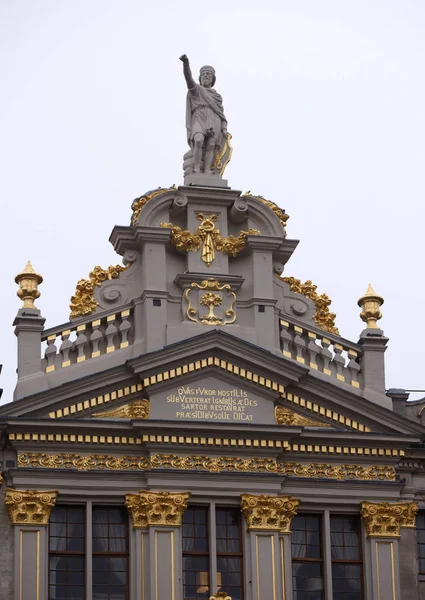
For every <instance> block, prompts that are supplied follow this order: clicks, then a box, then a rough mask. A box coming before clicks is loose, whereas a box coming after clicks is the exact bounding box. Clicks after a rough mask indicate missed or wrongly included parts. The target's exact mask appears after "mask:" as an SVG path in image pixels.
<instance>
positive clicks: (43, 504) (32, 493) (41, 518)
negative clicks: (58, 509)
mask: <svg viewBox="0 0 425 600" xmlns="http://www.w3.org/2000/svg"><path fill="white" fill-rule="evenodd" d="M56 497H57V491H55V490H49V491H37V490H14V489H10V488H8V489H7V490H6V494H5V504H6V507H7V511H8V513H9V518H10V521H11V523H12V525H13V526H14V529H15V531H14V537H15V569H14V571H15V586H14V588H15V600H41V599H42V598H47V588H48V581H47V572H48V565H47V557H48V538H47V525H48V524H49V519H50V515H51V512H52V509H53V507H54V506H55V503H56Z"/></svg>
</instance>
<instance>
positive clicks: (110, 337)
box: [105, 315, 118, 354]
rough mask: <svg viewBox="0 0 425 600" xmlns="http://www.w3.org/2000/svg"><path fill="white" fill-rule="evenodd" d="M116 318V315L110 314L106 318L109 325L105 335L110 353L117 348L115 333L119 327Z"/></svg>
mask: <svg viewBox="0 0 425 600" xmlns="http://www.w3.org/2000/svg"><path fill="white" fill-rule="evenodd" d="M115 319H116V315H109V317H107V318H106V322H107V323H108V326H107V327H106V330H105V336H106V352H107V353H108V354H109V352H114V350H115V344H114V335H115V334H116V333H117V331H118V328H117V327H116V325H115Z"/></svg>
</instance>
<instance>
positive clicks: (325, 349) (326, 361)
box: [319, 338, 332, 375]
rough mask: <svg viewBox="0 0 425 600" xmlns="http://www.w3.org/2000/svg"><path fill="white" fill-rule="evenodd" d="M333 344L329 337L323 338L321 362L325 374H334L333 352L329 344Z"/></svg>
mask: <svg viewBox="0 0 425 600" xmlns="http://www.w3.org/2000/svg"><path fill="white" fill-rule="evenodd" d="M330 345H331V341H330V340H328V339H327V338H322V349H321V351H320V354H319V356H320V362H321V364H322V372H323V373H324V374H325V375H332V371H331V360H332V352H331V351H330V350H329V346H330Z"/></svg>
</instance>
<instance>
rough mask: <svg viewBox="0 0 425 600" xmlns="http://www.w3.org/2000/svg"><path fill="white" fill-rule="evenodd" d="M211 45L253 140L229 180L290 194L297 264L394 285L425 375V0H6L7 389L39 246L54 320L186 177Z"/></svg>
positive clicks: (356, 286) (351, 298) (395, 351)
mask: <svg viewBox="0 0 425 600" xmlns="http://www.w3.org/2000/svg"><path fill="white" fill-rule="evenodd" d="M182 53H186V54H188V56H189V58H190V59H191V63H192V66H193V69H194V71H195V70H196V71H197V69H199V67H200V66H202V65H203V64H206V63H207V64H212V65H214V66H215V68H216V71H217V83H216V89H217V90H218V91H219V92H220V93H221V94H222V96H223V100H224V107H225V113H226V116H227V118H228V122H229V131H230V132H231V133H232V135H233V147H234V154H233V159H232V162H231V163H230V165H229V166H228V168H227V171H226V176H227V178H228V179H229V183H230V185H231V186H232V187H233V188H235V189H240V190H242V191H247V190H251V192H252V193H254V194H261V195H262V196H264V197H266V198H268V199H270V200H273V201H274V202H276V203H277V204H279V205H280V206H281V207H283V208H285V209H286V210H287V212H288V213H289V215H290V217H291V218H290V220H289V221H288V226H287V230H288V236H289V237H291V238H298V239H300V240H301V242H300V245H299V247H298V249H297V251H296V252H295V255H294V257H293V258H292V260H291V261H290V263H289V264H288V266H287V269H286V272H285V274H286V275H293V276H295V277H298V278H300V279H302V280H303V281H304V280H305V279H312V280H313V282H314V283H316V284H317V285H318V291H319V292H320V293H323V292H324V293H327V294H328V295H329V296H330V297H331V298H332V300H333V303H332V307H331V308H332V310H334V311H335V312H336V313H337V325H338V327H339V329H340V331H341V334H342V335H343V336H344V337H348V338H349V339H352V340H354V341H357V339H358V335H359V333H360V331H361V330H362V328H363V323H362V322H361V321H360V319H359V316H358V314H359V310H360V309H359V308H358V307H357V299H358V298H359V297H360V296H361V295H362V294H363V293H364V292H365V291H366V288H367V285H368V283H369V282H371V283H372V284H373V286H374V288H375V290H376V292H377V293H379V294H381V295H382V296H384V298H385V304H384V306H383V313H384V318H383V319H382V321H381V326H382V328H383V329H384V330H385V333H386V335H388V336H389V337H390V343H389V348H388V351H387V354H386V357H387V387H405V388H425V378H424V377H423V372H422V369H423V356H422V347H421V333H423V329H424V319H423V311H422V305H423V303H424V298H423V297H424V287H425V284H424V279H423V263H424V244H423V234H422V232H423V228H424V219H425V209H424V199H425V169H424V165H425V144H424V140H425V110H424V107H425V77H424V75H425V68H424V57H425V3H424V2H423V1H421V0H416V1H415V0H399V1H397V2H395V1H391V0H382V1H380V0H365V1H364V0H356V1H354V0H352V1H348V0H335V1H330V0H328V1H327V0H320V1H319V0H310V1H309V0H304V1H302V0H300V1H296V2H294V1H292V2H290V1H288V0H263V1H262V2H258V0H255V1H253V0H228V1H227V3H218V4H217V3H215V4H211V3H209V2H204V3H202V2H190V1H188V0H180V1H178V2H177V1H175V0H156V1H155V2H147V1H146V0H1V1H0V79H1V81H2V84H3V85H2V93H1V96H0V131H1V137H0V165H1V166H0V169H1V177H0V199H1V208H2V212H1V214H2V219H1V224H2V227H1V236H0V244H1V256H2V269H1V272H2V284H1V287H0V299H1V309H2V310H1V313H0V336H1V338H0V339H1V341H2V343H1V350H0V353H1V354H0V362H1V363H3V365H4V367H3V373H2V377H1V379H0V387H1V386H2V387H4V394H3V398H2V400H1V401H2V402H8V401H10V400H11V399H12V392H13V387H14V385H15V368H16V358H15V355H16V343H15V337H14V335H13V328H12V321H13V318H14V315H15V314H16V311H17V310H18V308H19V307H20V305H21V302H20V301H19V300H18V298H17V297H16V296H15V293H16V290H17V286H16V284H15V283H14V276H15V275H16V274H17V273H18V272H19V271H20V270H22V269H23V267H24V266H25V263H26V261H27V260H28V258H30V259H31V261H32V263H33V266H34V268H35V269H36V270H37V271H38V272H39V273H41V274H42V275H43V277H44V283H43V284H42V285H41V288H40V291H41V293H42V295H41V298H40V299H39V300H38V301H37V305H38V307H39V308H40V309H41V310H42V313H43V315H44V317H46V319H47V323H46V325H47V326H53V325H57V324H60V323H62V322H65V321H67V320H68V315H69V299H70V297H71V295H72V294H73V293H74V290H75V285H76V282H77V280H78V279H80V278H82V277H87V275H88V273H89V272H90V270H91V269H92V268H93V267H94V266H95V265H97V264H99V265H101V266H103V267H107V266H108V265H109V264H117V263H119V262H120V257H118V256H117V255H115V253H114V251H113V249H112V246H111V245H110V244H109V242H108V237H109V234H110V231H111V230H112V228H113V226H114V224H121V225H122V224H124V225H126V224H128V223H129V219H130V214H131V210H130V205H131V202H132V200H133V199H134V198H135V197H136V196H140V195H141V194H143V193H144V192H145V191H146V190H148V189H151V188H154V187H158V186H165V187H166V186H169V185H171V184H173V183H176V184H181V183H182V181H183V177H182V175H183V173H182V168H181V163H182V156H183V154H184V152H186V150H187V146H186V139H185V128H184V111H185V94H186V91H185V83H184V80H183V75H182V64H181V62H180V61H179V60H178V57H179V55H180V54H182Z"/></svg>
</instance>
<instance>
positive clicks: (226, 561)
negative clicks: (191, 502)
mask: <svg viewBox="0 0 425 600" xmlns="http://www.w3.org/2000/svg"><path fill="white" fill-rule="evenodd" d="M212 530H213V531H214V534H215V535H214V536H211V535H210V532H211V531H212ZM212 538H213V539H212ZM182 539H183V598H184V600H205V599H206V600H208V598H209V597H210V596H211V594H213V593H215V592H217V591H225V592H227V593H228V594H229V595H230V597H231V598H232V600H243V597H244V596H243V583H242V578H243V569H242V566H243V553H242V522H241V512H240V509H239V508H224V507H217V508H216V509H215V510H214V511H213V513H211V511H210V510H209V508H208V507H204V506H189V507H188V508H187V509H186V510H185V512H184V514H183V525H182ZM212 543H214V546H215V554H216V556H215V561H214V572H215V575H216V583H214V582H213V578H214V574H213V573H211V563H210V560H211V554H212Z"/></svg>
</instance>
